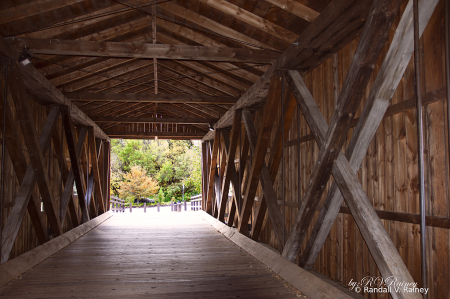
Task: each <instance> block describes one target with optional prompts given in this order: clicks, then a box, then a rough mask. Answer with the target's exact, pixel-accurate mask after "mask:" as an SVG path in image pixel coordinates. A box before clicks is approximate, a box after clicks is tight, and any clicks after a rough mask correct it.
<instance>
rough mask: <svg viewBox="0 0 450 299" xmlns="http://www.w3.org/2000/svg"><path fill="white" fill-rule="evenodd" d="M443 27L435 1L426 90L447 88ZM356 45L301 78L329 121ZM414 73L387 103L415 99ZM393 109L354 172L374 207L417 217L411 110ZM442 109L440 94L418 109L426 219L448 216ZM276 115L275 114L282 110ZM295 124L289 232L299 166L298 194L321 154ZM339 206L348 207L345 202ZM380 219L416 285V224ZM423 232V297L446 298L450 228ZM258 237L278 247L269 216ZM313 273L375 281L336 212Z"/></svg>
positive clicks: (288, 158)
mask: <svg viewBox="0 0 450 299" xmlns="http://www.w3.org/2000/svg"><path fill="white" fill-rule="evenodd" d="M405 5H406V3H404V4H403V5H402V10H403V9H404V7H405ZM399 20H400V16H398V17H397V20H396V22H395V23H394V26H393V28H392V29H391V32H390V34H389V38H390V40H392V38H393V35H394V32H395V31H394V30H395V27H396V24H398V21H399ZM443 23H444V2H443V1H440V3H439V4H438V6H437V8H436V10H435V12H434V14H433V16H432V18H431V20H430V22H429V24H428V26H427V27H426V29H425V32H424V34H423V37H422V39H421V41H422V45H423V49H424V51H423V61H424V65H423V69H424V70H425V76H424V77H425V79H424V86H425V90H424V93H430V92H442V90H441V89H442V88H445V69H444V65H445V53H444V49H445V47H444V27H443ZM357 43H358V40H355V41H353V42H352V43H351V44H349V45H348V46H346V47H345V48H343V49H342V50H341V51H340V52H339V53H338V54H337V63H338V64H337V68H336V67H334V65H333V58H330V59H328V60H327V61H326V62H325V63H323V64H322V65H321V66H319V67H318V68H316V69H315V70H314V71H312V72H311V73H310V74H308V75H307V76H306V77H305V78H304V80H305V83H306V84H307V86H308V89H309V90H310V92H311V93H312V95H313V97H314V99H315V100H316V102H317V105H318V106H319V108H320V110H321V112H322V113H323V115H324V117H325V119H326V120H327V122H329V121H330V120H331V116H332V114H333V112H334V107H335V98H336V97H335V93H334V90H335V88H336V84H335V71H336V72H337V78H338V86H337V88H338V90H340V88H341V87H342V83H343V80H344V78H345V76H346V73H347V70H348V68H349V66H350V62H351V59H352V56H353V54H354V51H355V49H356V46H357ZM388 48H389V43H386V44H385V46H384V49H383V51H382V53H381V55H380V57H379V59H378V63H377V65H376V67H375V70H374V73H373V75H372V78H371V80H370V82H369V86H368V88H367V90H366V97H367V96H368V94H369V91H370V88H371V87H372V83H373V81H374V80H375V78H376V75H377V72H378V70H379V68H380V66H381V63H382V62H383V58H384V56H385V55H386V52H387V50H388ZM413 72H414V64H413V61H412V59H411V61H410V63H409V65H408V67H407V69H406V71H405V74H404V76H403V78H402V80H401V82H400V84H399V86H398V88H397V91H396V93H395V95H394V97H393V99H392V103H391V106H392V105H394V104H399V103H402V102H405V101H407V100H410V99H413V98H414V86H413V75H414V73H413ZM364 104H365V99H363V101H362V103H361V106H360V108H359V109H358V113H357V114H356V118H357V117H359V114H360V113H361V111H362V109H363V107H364ZM393 108H395V109H393V110H391V111H393V112H392V113H390V114H389V116H387V117H385V118H384V120H383V121H382V123H381V125H380V127H379V128H378V131H377V133H376V136H375V137H374V139H373V140H372V143H371V144H370V147H369V149H368V152H367V155H366V157H365V159H364V161H363V163H362V165H361V168H360V170H359V172H358V178H359V180H360V182H361V184H362V186H363V187H364V190H365V191H366V193H367V195H368V197H369V199H371V200H372V203H373V206H374V208H375V209H376V210H385V211H393V212H404V213H412V214H419V190H418V188H419V186H418V166H417V151H418V150H417V127H416V118H415V109H414V108H413V109H401V108H400V109H398V106H397V107H393ZM446 111H447V103H446V100H445V97H444V98H442V97H439V99H438V100H437V101H435V102H432V103H428V104H426V105H425V107H424V114H425V115H424V131H425V164H426V168H425V175H426V188H427V189H426V202H427V203H426V205H427V207H426V208H427V215H430V216H438V217H445V218H449V217H450V201H449V188H448V182H449V168H448V164H449V160H448V159H449V149H448V146H447V145H448V140H447V134H448V133H447V121H448V116H447V113H446ZM278 113H279V115H281V114H280V112H278ZM261 115H262V111H258V113H257V115H256V117H255V123H256V124H257V125H258V124H259V123H260V118H261ZM278 122H279V119H277V120H276V122H275V124H274V126H273V131H272V136H273V135H275V131H276V128H277V124H278ZM297 123H298V119H297V113H294V118H293V120H292V125H291V129H290V131H289V137H288V142H286V148H285V151H284V163H285V164H284V169H285V180H284V188H285V200H286V202H287V204H286V206H285V209H284V216H285V224H286V230H287V233H288V234H289V231H290V227H291V225H292V224H293V221H294V220H295V217H296V215H297V211H298V209H297V207H296V203H297V202H298V200H299V199H298V185H299V184H298V182H299V178H298V165H300V167H301V168H300V169H301V171H300V188H301V194H302V195H303V194H304V192H305V191H306V188H307V186H308V182H309V178H310V175H311V172H312V169H313V167H314V163H315V161H316V159H317V156H318V153H319V148H318V146H317V144H316V142H315V141H314V139H313V138H308V137H307V136H308V135H310V134H311V131H310V129H309V128H308V125H307V123H306V121H305V119H304V118H303V116H301V117H300V128H298V125H297ZM298 130H300V136H301V138H302V139H301V144H300V161H299V160H298V146H297V141H296V140H297V134H298ZM352 130H353V129H351V130H350V132H349V134H348V139H347V143H348V142H349V141H350V138H351V136H352V135H351V134H352ZM345 147H346V145H344V148H343V150H345ZM269 156H270V154H267V157H266V158H267V159H266V162H268V158H269ZM281 169H282V167H281V165H280V168H279V170H278V176H277V179H276V181H275V182H274V187H275V190H276V192H277V195H278V199H282V188H283V185H282V181H281ZM331 183H332V179H330V181H329V182H328V184H327V190H328V188H329V187H331ZM326 194H327V191H326V192H324V194H323V196H322V200H324V199H325V197H326ZM257 196H258V197H261V189H259V190H258V194H257ZM256 205H258V202H255V205H254V208H255V207H256ZM280 205H281V204H280ZM343 205H344V206H346V205H345V203H344V204H343ZM281 209H282V208H281ZM318 215H319V211H317V212H316V216H315V218H314V221H313V222H312V224H311V225H310V229H309V234H310V232H311V231H312V228H313V226H314V223H315V221H316V219H317V216H318ZM382 222H383V224H384V226H385V228H386V230H387V232H388V233H389V235H390V237H391V238H392V240H393V242H394V244H395V245H396V247H397V249H398V251H399V253H400V255H401V257H402V259H403V260H404V262H405V264H406V266H407V267H408V269H409V271H410V272H411V275H412V276H413V279H414V281H416V282H418V284H419V285H420V281H421V272H420V240H419V238H420V227H419V225H418V224H411V223H404V222H398V221H390V220H382ZM309 234H308V236H307V238H306V240H307V239H308V237H309ZM427 234H428V235H427V255H428V275H429V276H428V277H429V282H428V284H429V287H430V291H429V298H450V297H449V296H450V295H449V294H450V285H449V284H448V277H449V273H450V249H449V245H450V244H449V240H450V230H449V229H448V228H438V227H428V231H427ZM286 238H287V237H286ZM259 239H260V241H262V242H264V243H267V244H269V245H270V246H272V247H275V248H277V246H278V245H277V240H276V237H275V234H274V232H273V229H272V226H271V223H270V221H269V220H268V216H267V214H266V219H265V221H264V226H263V229H262V231H261V235H260V238H259ZM305 245H306V242H304V243H303V248H304V247H305ZM314 270H315V271H318V272H320V273H322V274H324V275H326V276H328V277H329V278H331V279H333V280H336V281H338V282H340V283H341V284H342V285H344V286H347V284H348V283H349V282H350V280H351V279H353V280H356V281H359V280H361V279H362V278H363V277H365V276H380V273H379V272H378V269H377V267H376V265H375V262H374V261H373V259H372V256H371V254H370V252H369V250H368V248H367V246H366V244H365V242H364V240H363V238H362V236H361V234H360V232H359V230H358V227H357V225H356V223H355V221H354V220H353V217H352V216H351V215H350V214H344V213H340V214H339V216H338V218H337V220H336V222H335V224H334V225H333V228H332V230H331V232H330V234H329V236H328V238H327V241H326V243H325V244H324V246H323V248H322V250H321V253H320V254H319V257H318V258H317V261H316V263H315V266H314ZM366 296H367V297H370V298H387V297H388V296H387V295H381V294H378V295H375V294H370V296H369V295H368V294H366Z"/></svg>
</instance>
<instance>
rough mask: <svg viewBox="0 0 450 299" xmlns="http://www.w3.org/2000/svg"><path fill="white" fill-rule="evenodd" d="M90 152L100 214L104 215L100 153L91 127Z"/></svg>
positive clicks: (89, 129)
mask: <svg viewBox="0 0 450 299" xmlns="http://www.w3.org/2000/svg"><path fill="white" fill-rule="evenodd" d="M88 131H89V137H88V138H89V140H90V142H89V149H90V150H89V152H90V154H91V164H92V170H91V172H92V173H93V175H94V183H95V188H94V189H95V190H94V191H95V198H96V199H97V204H98V214H102V213H104V212H105V207H104V203H103V192H102V184H101V181H100V171H99V165H98V153H97V147H96V143H95V135H94V127H89V128H88Z"/></svg>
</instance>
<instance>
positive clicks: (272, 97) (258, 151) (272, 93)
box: [239, 76, 281, 235]
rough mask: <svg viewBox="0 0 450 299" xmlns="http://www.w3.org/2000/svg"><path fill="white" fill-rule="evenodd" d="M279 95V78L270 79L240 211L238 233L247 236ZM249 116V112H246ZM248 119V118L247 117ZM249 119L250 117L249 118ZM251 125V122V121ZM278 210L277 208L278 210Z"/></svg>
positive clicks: (249, 134)
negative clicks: (248, 179)
mask: <svg viewBox="0 0 450 299" xmlns="http://www.w3.org/2000/svg"><path fill="white" fill-rule="evenodd" d="M280 93H281V77H276V76H273V77H272V81H271V83H270V88H269V94H268V96H267V101H266V104H265V107H264V115H263V122H262V123H261V128H260V130H259V133H258V138H257V141H256V145H255V147H254V156H253V161H252V167H251V170H250V181H249V184H248V185H247V188H246V190H245V196H244V204H243V206H242V211H241V217H240V218H241V222H240V223H239V232H241V233H242V234H245V235H246V234H247V231H248V227H247V224H248V220H249V218H250V214H251V212H252V206H253V202H254V200H255V195H256V190H257V188H258V183H259V176H260V174H261V170H262V168H263V165H264V164H265V163H264V159H265V157H266V152H267V146H268V145H269V140H270V133H271V131H272V127H273V122H274V119H275V117H276V114H277V112H278V104H279V102H280V101H279V97H280ZM247 115H249V112H247ZM247 119H248V117H247ZM250 119H251V117H250ZM248 123H249V122H247V123H246V122H245V118H244V124H245V125H246V127H245V128H246V130H247V134H248V137H249V141H250V147H252V140H250V139H251V134H252V132H250V131H249V128H248V127H247V125H248ZM251 123H253V120H252V121H251ZM278 210H279V208H278Z"/></svg>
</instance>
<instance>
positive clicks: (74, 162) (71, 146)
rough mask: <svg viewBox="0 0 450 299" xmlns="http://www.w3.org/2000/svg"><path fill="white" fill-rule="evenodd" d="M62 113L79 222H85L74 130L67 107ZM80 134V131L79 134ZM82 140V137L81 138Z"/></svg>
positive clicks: (81, 179)
mask: <svg viewBox="0 0 450 299" xmlns="http://www.w3.org/2000/svg"><path fill="white" fill-rule="evenodd" d="M62 115H63V124H64V132H65V134H66V141H67V148H68V150H69V155H70V163H71V166H72V167H71V170H72V171H73V174H74V179H75V185H76V187H77V194H78V202H79V205H80V208H81V223H85V222H86V221H88V220H89V214H88V207H87V204H86V193H85V185H84V184H83V178H82V176H81V174H82V169H81V165H80V158H79V156H80V155H79V154H78V153H77V149H76V143H75V132H74V129H73V127H72V121H71V117H70V114H69V109H68V108H63V109H62ZM81 130H87V128H85V127H83V128H81ZM81 135H82V134H81V133H80V136H81ZM83 142H84V139H83Z"/></svg>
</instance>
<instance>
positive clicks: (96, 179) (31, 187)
mask: <svg viewBox="0 0 450 299" xmlns="http://www.w3.org/2000/svg"><path fill="white" fill-rule="evenodd" d="M8 65H9V72H8V81H7V83H8V84H7V86H5V88H8V91H9V94H10V96H8V97H7V99H6V102H7V105H6V106H3V100H4V99H3V93H2V99H1V107H2V110H3V111H4V112H5V115H6V119H5V123H6V127H5V128H6V130H5V132H3V138H5V144H6V149H7V151H8V154H9V157H10V158H11V161H12V164H13V167H14V170H15V173H16V176H17V180H18V182H19V184H20V188H19V189H18V191H17V194H16V197H15V199H14V202H13V206H12V209H11V211H10V212H9V215H8V217H7V219H6V223H5V226H4V228H3V231H2V240H1V243H2V247H1V263H5V262H6V261H8V259H9V257H10V254H11V250H12V248H13V245H14V243H15V241H16V238H17V235H18V232H19V228H20V226H21V224H22V222H23V219H24V217H25V215H26V211H28V214H29V215H30V218H31V222H32V224H33V228H34V230H35V232H36V236H37V239H38V240H39V243H41V244H43V243H45V242H47V241H48V240H49V239H50V237H57V236H59V235H61V234H63V233H64V229H63V225H64V223H65V216H66V213H67V211H69V215H70V218H71V224H72V227H76V226H78V225H79V224H81V223H83V222H85V221H87V220H89V218H90V217H89V216H91V217H95V216H97V215H98V214H101V213H104V212H105V211H106V210H108V206H109V203H108V201H107V196H108V192H104V191H103V190H105V189H102V188H106V189H109V188H108V186H109V182H108V180H109V176H108V174H107V173H106V172H105V169H106V168H105V167H106V165H109V147H107V146H103V147H102V144H105V143H106V142H104V141H103V140H101V139H97V140H96V139H95V136H94V128H93V127H89V128H88V127H83V126H79V127H80V130H79V132H78V141H77V138H76V131H75V129H74V124H73V122H72V120H71V113H70V111H69V107H67V106H64V105H54V106H50V107H49V111H48V116H47V120H46V122H45V124H44V126H43V129H42V131H41V133H40V135H38V132H37V131H36V123H35V120H34V116H33V111H32V109H31V106H30V102H29V96H28V94H27V88H26V87H25V80H26V79H24V77H23V75H22V68H23V67H21V66H20V65H19V64H18V63H17V62H12V61H11V60H9V64H8ZM27 71H29V70H27ZM1 115H2V117H1V118H2V121H3V112H2V113H1ZM14 115H15V116H14ZM60 116H61V118H60ZM59 119H62V123H63V125H64V126H63V127H64V132H65V134H64V135H65V136H66V138H65V139H66V144H67V150H68V152H69V156H70V162H71V167H70V168H68V167H67V164H66V162H65V161H63V159H62V158H63V157H64V156H65V155H64V153H65V149H64V148H65V146H64V144H65V143H64V140H61V137H62V136H63V135H61V137H60V136H59V134H58V131H57V130H56V127H57V123H58V121H59ZM17 121H18V123H19V126H18V125H17ZM18 128H20V130H21V133H22V134H20V132H19V130H18ZM88 131H89V133H90V134H89V138H88V142H87V143H88V145H87V146H85V143H86V142H85V140H86V137H87V136H88V134H87V133H88ZM61 134H62V132H61ZM21 135H23V139H24V141H25V145H24V146H25V147H26V150H27V152H28V159H27V158H26V157H25V155H24V153H23V145H22V144H21V142H20V138H18V136H21ZM52 141H53V143H52ZM50 148H52V149H54V151H55V154H56V156H57V157H60V158H58V159H56V160H57V161H58V164H59V166H60V169H61V173H60V175H61V182H65V183H64V184H63V186H62V187H63V192H62V194H61V197H60V209H59V212H58V209H57V208H56V203H57V201H56V198H55V197H54V195H53V194H54V193H53V192H52V191H51V188H50V180H49V177H48V174H47V167H46V164H47V163H46V161H45V158H44V157H45V156H46V153H47V152H48V151H49V149H50ZM83 148H84V149H85V156H86V159H85V164H84V165H86V166H87V167H86V168H87V169H86V171H87V172H85V173H88V174H89V178H87V176H85V175H84V174H83V170H82V169H81V166H80V161H81V160H82V159H80V154H82V150H83ZM100 154H101V155H100ZM100 157H101V160H100V161H99V158H100ZM27 161H29V162H27ZM99 162H100V163H99ZM49 163H50V162H49ZM89 165H92V167H90V171H89ZM100 165H101V166H100ZM74 181H75V182H76V185H77V191H78V201H77V204H75V198H74V194H73V182H74ZM105 181H106V182H105ZM107 184H108V185H107ZM36 185H37V187H38V189H39V193H37V192H36V189H35V186H36ZM86 185H87V186H88V192H87V193H86V191H85V186H86ZM86 194H87V195H88V196H87V195H86ZM40 198H42V204H43V208H44V213H45V215H46V218H47V221H48V225H49V228H47V226H46V224H45V222H44V220H43V215H44V214H43V212H42V211H41V201H40ZM87 200H88V202H89V203H91V206H92V210H91V214H90V215H89V214H88V212H87V204H86V202H87ZM79 214H81V221H80V219H79V218H80V215H79Z"/></svg>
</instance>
